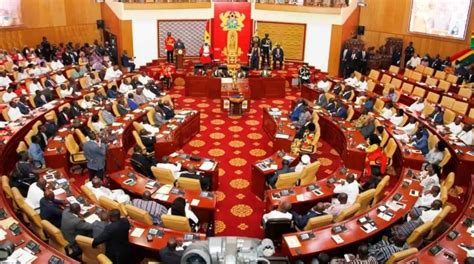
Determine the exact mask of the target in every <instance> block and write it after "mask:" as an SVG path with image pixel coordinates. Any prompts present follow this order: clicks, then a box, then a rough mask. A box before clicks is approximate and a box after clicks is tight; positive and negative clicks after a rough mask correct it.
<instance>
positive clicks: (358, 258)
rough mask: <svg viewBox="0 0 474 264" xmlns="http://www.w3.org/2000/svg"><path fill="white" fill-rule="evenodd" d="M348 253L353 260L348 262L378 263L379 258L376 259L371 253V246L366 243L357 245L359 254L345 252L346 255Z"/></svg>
mask: <svg viewBox="0 0 474 264" xmlns="http://www.w3.org/2000/svg"><path fill="white" fill-rule="evenodd" d="M346 255H347V257H348V258H349V259H350V260H351V261H349V262H348V263H351V264H355V263H366V264H377V260H376V259H375V257H374V256H370V255H369V246H368V245H367V244H365V243H363V244H361V245H360V246H359V247H357V255H355V256H354V255H352V254H345V256H346ZM342 261H344V260H342ZM344 263H345V262H344Z"/></svg>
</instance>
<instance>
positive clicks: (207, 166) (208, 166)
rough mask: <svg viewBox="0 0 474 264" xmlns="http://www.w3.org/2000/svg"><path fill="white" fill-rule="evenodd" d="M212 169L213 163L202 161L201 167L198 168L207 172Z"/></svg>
mask: <svg viewBox="0 0 474 264" xmlns="http://www.w3.org/2000/svg"><path fill="white" fill-rule="evenodd" d="M213 167H214V162H213V161H204V162H203V163H202V164H201V166H199V170H204V171H209V170H212V168H213Z"/></svg>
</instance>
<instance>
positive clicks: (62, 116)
mask: <svg viewBox="0 0 474 264" xmlns="http://www.w3.org/2000/svg"><path fill="white" fill-rule="evenodd" d="M70 113H71V111H70V110H69V107H64V108H63V109H62V110H61V111H60V112H59V113H58V124H59V126H64V125H66V124H69V122H70V121H71V117H70V116H69V115H70Z"/></svg>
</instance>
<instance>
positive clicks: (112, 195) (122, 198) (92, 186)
mask: <svg viewBox="0 0 474 264" xmlns="http://www.w3.org/2000/svg"><path fill="white" fill-rule="evenodd" d="M86 187H87V188H88V189H89V190H90V191H91V192H92V193H93V194H94V195H95V197H96V198H97V200H98V199H99V198H100V197H102V196H105V197H108V198H109V199H111V200H114V201H116V202H118V203H130V197H129V196H128V195H126V194H125V192H124V191H123V190H122V189H116V190H110V189H109V188H107V187H104V186H102V181H101V179H100V178H99V177H94V178H93V179H92V181H90V182H88V183H86Z"/></svg>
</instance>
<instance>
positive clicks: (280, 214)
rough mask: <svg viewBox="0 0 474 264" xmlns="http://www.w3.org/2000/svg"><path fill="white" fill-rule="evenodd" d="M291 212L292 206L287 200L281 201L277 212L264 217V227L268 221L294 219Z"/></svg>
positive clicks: (274, 211)
mask: <svg viewBox="0 0 474 264" xmlns="http://www.w3.org/2000/svg"><path fill="white" fill-rule="evenodd" d="M290 210H291V204H290V203H289V202H288V201H286V200H284V201H281V202H280V204H279V205H278V208H277V209H276V210H273V211H271V212H269V213H266V214H264V215H263V225H265V224H266V223H267V221H268V220H271V219H282V218H283V219H289V220H291V219H293V215H292V214H291V213H290Z"/></svg>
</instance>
